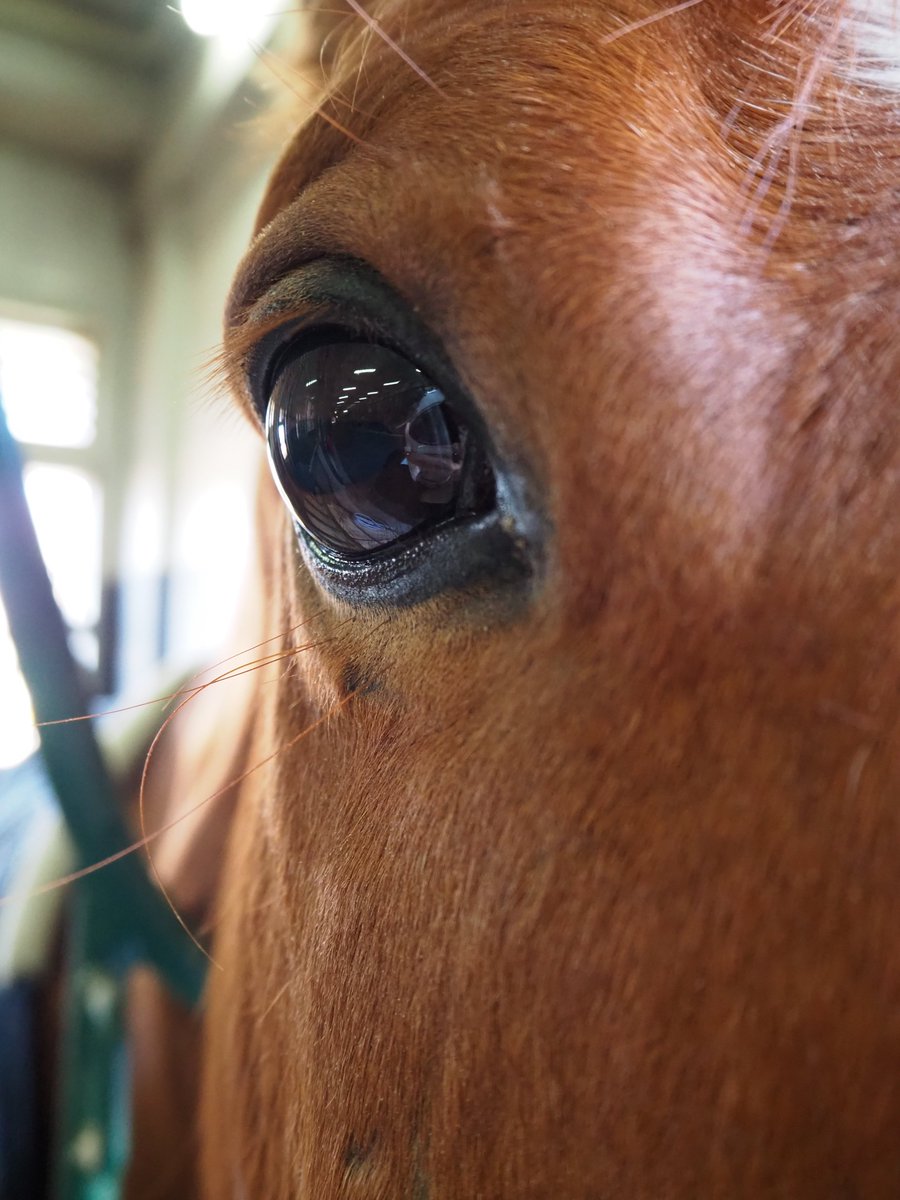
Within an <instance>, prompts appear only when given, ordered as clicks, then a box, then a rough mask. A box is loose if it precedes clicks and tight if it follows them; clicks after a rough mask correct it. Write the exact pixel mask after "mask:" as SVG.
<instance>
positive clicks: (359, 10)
mask: <svg viewBox="0 0 900 1200" xmlns="http://www.w3.org/2000/svg"><path fill="white" fill-rule="evenodd" d="M692 2H694V3H696V2H697V0H692ZM345 3H346V4H347V5H348V6H349V7H350V8H352V9H353V11H354V12H355V13H356V15H357V16H358V17H359V18H360V20H362V21H364V22H365V23H366V25H368V27H369V28H370V29H371V30H372V32H373V33H375V34H377V36H378V37H380V38H381V40H382V41H383V42H384V44H385V45H386V46H388V47H389V48H390V49H391V50H393V52H394V53H395V54H396V55H397V57H398V58H400V59H401V60H402V61H403V62H405V63H406V65H407V66H408V67H409V69H410V70H411V71H415V73H416V74H417V75H418V76H419V78H420V79H421V80H423V82H425V83H427V84H428V86H429V87H430V88H433V89H434V91H436V92H437V94H438V95H439V96H441V97H442V98H443V97H444V96H445V92H444V91H443V89H442V88H440V87H439V86H438V85H437V84H436V83H435V82H434V80H433V79H432V78H431V76H430V75H429V74H428V72H427V71H425V70H424V69H423V68H422V67H420V66H419V64H418V63H417V62H416V61H415V59H413V58H411V57H410V55H409V54H407V53H406V51H405V50H404V49H403V47H402V46H400V45H399V44H398V43H397V42H395V41H394V39H393V38H392V37H391V35H390V34H389V33H388V32H387V30H386V29H385V28H384V26H383V25H381V24H380V23H379V22H378V21H377V20H376V19H375V18H374V17H373V16H372V15H371V14H370V13H367V12H366V10H365V9H364V8H363V6H362V4H360V2H359V0H345Z"/></svg>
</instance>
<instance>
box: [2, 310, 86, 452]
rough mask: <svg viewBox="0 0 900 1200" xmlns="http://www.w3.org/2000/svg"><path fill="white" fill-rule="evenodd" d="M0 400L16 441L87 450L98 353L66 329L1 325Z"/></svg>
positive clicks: (84, 339)
mask: <svg viewBox="0 0 900 1200" xmlns="http://www.w3.org/2000/svg"><path fill="white" fill-rule="evenodd" d="M0 395H2V396H3V405H4V408H5V410H6V417H7V420H8V421H9V428H10V432H11V433H12V435H13V437H14V438H16V439H17V440H18V441H20V442H32V443H34V444H35V445H39V446H72V447H79V446H90V445H91V443H92V442H93V440H94V436H95V434H96V424H97V347H96V346H95V345H94V343H93V342H90V341H88V339H87V338H84V337H81V336H80V335H79V334H77V333H72V332H71V330H68V329H58V328H55V327H53V326H51V325H35V324H32V323H31V322H25V321H6V320H0Z"/></svg>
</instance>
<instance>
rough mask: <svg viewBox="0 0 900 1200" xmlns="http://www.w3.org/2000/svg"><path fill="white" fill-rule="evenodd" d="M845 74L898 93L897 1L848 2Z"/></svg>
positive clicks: (899, 4)
mask: <svg viewBox="0 0 900 1200" xmlns="http://www.w3.org/2000/svg"><path fill="white" fill-rule="evenodd" d="M844 20H845V22H846V29H847V34H848V37H847V43H848V46H847V50H846V51H844V53H845V54H846V56H847V57H846V73H847V74H848V75H849V76H850V77H851V78H852V79H854V80H857V81H858V82H860V83H872V84H875V85H877V86H880V87H885V88H893V89H896V90H897V92H898V93H900V0H850V2H849V3H848V5H847V12H846V16H845V18H844Z"/></svg>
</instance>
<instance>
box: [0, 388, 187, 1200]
mask: <svg viewBox="0 0 900 1200" xmlns="http://www.w3.org/2000/svg"><path fill="white" fill-rule="evenodd" d="M0 594H2V596H3V601H4V604H5V607H6V613H7V618H8V620H9V626H10V630H11V633H12V637H13V641H14V642H15V645H16V649H17V652H18V656H19V665H20V667H21V669H22V674H23V675H24V677H25V681H26V683H27V685H28V688H29V691H30V692H31V698H32V703H33V706H34V713H35V719H36V720H37V721H38V722H39V723H40V724H39V732H40V740H41V752H42V754H43V758H44V762H45V765H46V769H47V773H48V775H49V777H50V780H51V782H52V784H53V787H54V789H55V791H56V794H57V797H58V799H59V804H60V808H61V809H62V812H63V816H64V818H65V821H66V824H67V826H68V828H69V831H70V833H71V835H72V839H73V841H74V843H75V846H76V850H77V854H78V860H79V866H90V865H91V864H92V863H96V862H99V861H101V860H102V859H105V858H108V857H109V856H111V855H114V854H116V853H117V852H118V851H120V850H123V849H125V848H126V847H127V846H128V845H129V844H130V843H131V842H132V841H133V837H132V835H131V833H130V831H129V829H128V826H127V825H126V822H125V820H124V816H123V809H122V805H121V803H120V798H119V796H118V795H117V793H116V789H115V787H114V785H113V783H112V780H111V778H110V775H109V772H108V770H107V768H106V765H105V763H104V761H103V757H102V755H101V753H100V748H99V746H98V744H97V739H96V737H95V735H94V730H93V727H92V724H91V722H90V721H75V722H71V723H68V724H61V725H48V724H46V722H52V721H59V720H63V719H64V718H66V717H72V716H78V715H80V714H82V713H85V712H86V711H87V708H86V698H85V695H84V692H83V690H82V688H81V685H80V681H79V678H78V668H77V666H76V664H75V662H74V660H73V658H72V655H71V652H70V650H69V645H68V640H67V635H66V627H65V624H64V622H63V619H62V616H61V614H60V612H59V609H58V607H57V605H56V601H55V600H54V598H53V592H52V589H51V586H50V580H49V578H48V576H47V571H46V567H45V566H44V562H43V559H42V558H41V553H40V550H39V548H38V542H37V537H36V536H35V532H34V526H33V524H32V521H31V514H30V513H29V510H28V505H27V503H26V500H25V492H24V489H23V486H22V463H21V458H20V456H19V452H18V447H17V446H16V444H15V442H14V440H13V438H12V436H11V434H10V432H9V429H8V426H7V423H6V418H5V415H4V413H3V408H2V405H0ZM73 893H74V894H73V896H72V910H73V911H72V922H71V935H70V941H69V969H68V974H67V996H66V1004H67V1012H66V1016H65V1020H64V1025H65V1028H64V1033H63V1039H64V1040H63V1048H62V1063H61V1068H62V1086H61V1092H60V1099H61V1113H60V1121H59V1128H58V1133H57V1136H58V1148H57V1173H56V1189H55V1197H56V1200H116V1198H117V1197H118V1196H119V1195H120V1190H121V1181H122V1177H123V1174H124V1170H125V1168H126V1166H127V1162H128V1156H129V1132H130V1104H129V1090H130V1089H129V1082H128V1063H127V1047H126V1043H125V1036H124V1018H123V1009H124V986H125V981H126V976H127V973H128V971H129V970H130V969H131V967H132V966H134V965H135V964H137V963H144V964H147V965H149V966H150V967H152V968H153V969H155V970H156V971H157V972H158V973H159V974H160V975H161V976H162V978H163V979H164V981H165V982H166V984H167V985H168V986H169V988H170V989H171V990H172V991H173V992H174V993H175V994H176V995H177V996H178V997H180V999H181V1000H183V1001H185V1002H187V1003H188V1004H192V1005H193V1004H196V1003H197V1002H198V1001H199V999H200V995H201V992H202V990H203V981H204V976H205V966H206V964H205V962H204V960H203V957H202V955H201V954H200V952H199V951H198V950H197V948H196V947H195V946H194V945H193V944H192V943H191V942H190V941H189V940H188V939H187V938H186V937H185V936H184V932H183V930H181V929H180V928H179V926H178V923H177V921H176V920H175V917H174V915H173V914H172V912H171V911H170V910H169V908H168V906H167V905H166V903H165V901H164V900H163V898H162V896H161V895H160V893H159V892H158V890H157V889H156V888H155V887H154V886H153V884H152V883H151V882H150V880H149V878H148V877H147V874H146V873H145V871H144V868H143V864H142V861H141V859H140V856H139V855H137V854H130V855H128V856H127V857H125V858H122V859H119V860H118V861H117V862H114V863H111V864H110V865H109V866H106V867H104V868H103V869H102V870H100V871H97V872H96V873H95V874H93V875H89V876H87V877H86V878H85V879H82V880H80V881H79V882H77V883H76V884H74V885H73Z"/></svg>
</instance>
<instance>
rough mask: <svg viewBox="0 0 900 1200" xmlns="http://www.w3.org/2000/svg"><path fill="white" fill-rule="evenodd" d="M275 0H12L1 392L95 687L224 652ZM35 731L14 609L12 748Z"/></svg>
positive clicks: (103, 701)
mask: <svg viewBox="0 0 900 1200" xmlns="http://www.w3.org/2000/svg"><path fill="white" fill-rule="evenodd" d="M284 7H285V8H288V7H289V6H288V5H285V6H284ZM267 8H268V5H266V4H265V3H264V2H263V3H260V2H259V0H183V3H182V4H181V5H179V3H178V0H172V3H171V4H167V3H165V2H163V0H0V395H2V398H3V404H4V407H5V409H6V413H7V418H8V421H9V423H10V426H11V429H12V432H13V434H14V436H15V437H16V438H17V439H18V440H19V441H20V443H21V445H22V448H23V452H24V455H25V458H26V463H27V465H26V489H27V493H28V499H29V503H30V506H31V509H32V514H33V517H34V520H35V522H36V525H37V530H38V535H39V538H40V541H41V546H42V550H43V553H44V557H45V560H46V562H47V564H48V567H49V569H50V573H51V577H52V580H53V585H54V591H55V593H56V596H57V599H58V601H59V603H60V605H61V607H62V609H63V612H64V615H65V617H66V619H67V621H68V623H69V625H70V627H71V630H72V647H73V650H74V652H75V653H76V655H77V657H78V659H79V661H80V663H81V664H82V665H83V667H84V670H85V673H86V678H87V679H88V680H89V686H90V690H91V691H92V693H93V694H94V696H95V701H96V703H97V704H98V705H99V706H100V707H103V706H109V705H112V704H115V703H127V702H129V701H132V700H139V699H148V698H150V697H151V696H153V695H154V694H155V692H154V687H155V684H156V682H157V681H158V679H159V678H160V677H162V676H164V675H168V676H170V677H173V676H175V675H177V674H178V673H179V672H181V671H182V670H186V669H189V668H191V667H193V666H199V665H203V664H205V663H206V662H208V661H210V660H211V659H212V658H213V657H220V656H221V655H222V654H223V653H227V652H228V647H227V645H226V642H227V639H228V636H229V631H230V628H231V626H232V624H233V622H234V618H235V614H236V610H237V606H238V604H239V602H240V596H241V585H242V579H243V576H244V573H245V571H246V569H247V567H248V564H249V561H250V553H251V534H252V527H251V514H252V511H253V493H254V489H255V481H256V478H257V474H258V470H259V463H260V453H261V449H260V442H259V439H258V438H257V437H256V436H254V434H253V432H252V431H251V430H250V428H249V426H248V425H247V424H246V423H245V422H244V421H242V420H241V418H239V417H238V416H237V414H236V413H235V412H234V411H232V410H231V408H230V407H229V406H228V404H227V402H226V400H225V399H224V398H223V397H221V396H217V394H216V390H215V388H214V387H212V386H211V385H210V383H209V380H208V375H209V372H208V364H209V362H210V360H211V359H212V358H213V357H214V356H215V353H216V350H217V345H218V342H219V338H220V336H221V334H220V323H221V314H222V309H223V304H224V299H225V296H226V293H227V289H228V284H229V280H230V278H231V275H232V273H233V271H234V268H235V265H236V263H237V262H238V260H239V259H240V257H241V255H242V254H243V252H244V250H245V248H246V245H247V242H248V240H249V236H250V232H251V229H252V225H253V220H254V215H255V210H256V207H257V205H258V202H259V199H260V197H261V193H262V189H263V186H264V183H265V179H266V177H267V174H268V172H269V170H270V169H271V166H272V163H273V161H274V159H275V157H276V156H277V153H278V149H279V146H280V144H281V142H282V140H283V136H284V135H285V133H286V132H287V129H288V123H289V121H290V123H293V121H294V120H296V116H297V111H298V106H297V96H296V95H295V94H294V93H296V92H298V91H302V89H303V86H304V85H303V83H302V82H301V79H300V78H299V77H298V76H296V75H294V74H293V73H292V71H291V69H290V67H289V65H288V63H289V60H294V61H296V60H297V59H298V57H299V58H302V57H303V54H302V42H303V37H304V24H303V22H304V19H305V18H304V16H303V14H301V13H298V12H291V11H278V12H274V11H273V12H268V11H266V10H267ZM298 49H299V51H300V53H299V56H298ZM286 98H287V99H286ZM303 99H307V100H308V96H307V97H305V98H304V97H301V100H303ZM288 100H289V101H290V103H288ZM302 107H303V105H302V104H301V109H302ZM307 111H308V109H307ZM2 519H3V517H2V513H0V520H2ZM35 745H36V739H35V734H34V731H33V728H32V726H31V720H30V707H29V702H28V697H27V693H26V691H25V688H24V685H23V683H22V680H21V677H20V676H19V674H18V669H17V666H16V659H15V653H14V650H13V647H12V644H11V642H10V639H9V635H8V630H7V627H6V620H5V615H4V614H3V613H2V610H0V770H3V769H9V768H13V767H15V766H16V764H18V763H20V762H22V761H23V760H24V759H25V758H26V757H27V756H28V755H29V754H30V753H31V752H32V750H33V749H34V747H35Z"/></svg>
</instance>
